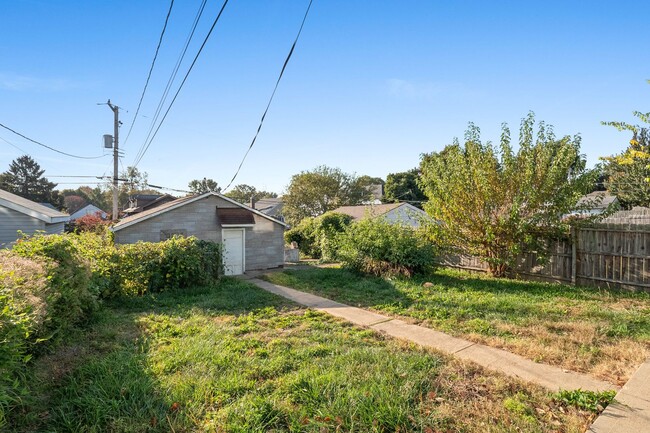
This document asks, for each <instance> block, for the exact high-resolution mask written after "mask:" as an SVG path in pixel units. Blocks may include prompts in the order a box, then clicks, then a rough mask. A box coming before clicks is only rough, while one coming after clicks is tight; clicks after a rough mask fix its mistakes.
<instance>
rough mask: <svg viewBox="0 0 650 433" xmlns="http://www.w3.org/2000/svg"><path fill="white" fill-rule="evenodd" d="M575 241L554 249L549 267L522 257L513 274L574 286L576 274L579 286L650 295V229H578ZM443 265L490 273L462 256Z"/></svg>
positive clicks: (610, 225) (605, 226)
mask: <svg viewBox="0 0 650 433" xmlns="http://www.w3.org/2000/svg"><path fill="white" fill-rule="evenodd" d="M628 222H629V221H628ZM573 241H574V242H576V245H575V246H574V245H572V242H571V241H565V242H555V243H554V244H553V245H551V247H550V254H549V257H548V261H547V262H546V263H541V262H540V261H539V260H538V257H537V256H536V255H535V254H526V255H522V256H520V257H518V259H517V264H516V266H515V269H514V270H513V273H514V274H515V276H517V277H519V278H523V279H533V280H542V281H556V282H571V281H572V276H573V274H575V282H576V283H577V284H579V285H586V286H597V287H621V288H626V289H631V290H645V291H650V257H649V255H648V253H649V252H650V226H648V225H643V226H639V227H637V226H631V225H629V224H628V225H621V224H615V223H611V222H610V223H608V224H603V225H599V226H594V227H586V228H580V229H577V230H576V231H575V235H574V240H573ZM574 255H575V256H574ZM573 263H575V267H576V269H573ZM441 264H442V265H444V266H451V267H455V268H461V269H468V270H472V271H482V272H486V271H487V269H488V266H487V264H486V263H485V262H483V261H482V260H481V259H479V258H478V257H470V256H462V255H455V256H448V257H444V258H443V259H442V260H441Z"/></svg>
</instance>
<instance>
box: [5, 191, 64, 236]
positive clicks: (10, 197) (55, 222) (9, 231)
mask: <svg viewBox="0 0 650 433" xmlns="http://www.w3.org/2000/svg"><path fill="white" fill-rule="evenodd" d="M69 219H70V215H68V214H65V213H63V212H59V211H58V210H56V209H51V208H49V207H47V206H43V205H42V204H39V203H36V202H33V201H31V200H27V199H26V198H22V197H20V196H18V195H16V194H12V193H10V192H8V191H4V190H1V189H0V248H6V247H9V246H10V245H9V244H11V243H13V242H14V241H15V240H16V239H18V238H19V237H20V235H19V234H18V231H21V232H23V233H25V234H30V235H31V234H34V233H35V232H37V231H43V232H45V233H48V234H53V233H63V228H64V227H63V226H64V225H65V223H66V222H68V220H69Z"/></svg>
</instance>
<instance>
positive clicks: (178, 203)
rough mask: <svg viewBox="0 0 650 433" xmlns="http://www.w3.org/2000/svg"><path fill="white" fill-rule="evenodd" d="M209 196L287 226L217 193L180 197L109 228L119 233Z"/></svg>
mask: <svg viewBox="0 0 650 433" xmlns="http://www.w3.org/2000/svg"><path fill="white" fill-rule="evenodd" d="M210 196H215V197H219V198H220V199H222V200H225V201H227V202H228V203H232V204H234V205H236V206H238V207H240V208H242V209H245V210H247V211H250V212H252V213H254V214H256V215H259V216H261V217H264V218H266V219H267V220H269V221H272V222H274V223H276V224H280V225H281V226H283V227H287V225H286V224H285V223H283V222H281V221H278V220H276V219H275V218H272V217H270V216H268V215H265V214H263V213H262V212H260V211H258V210H255V209H252V208H250V207H248V206H246V205H243V204H241V203H239V202H237V201H235V200H233V199H231V198H228V197H226V196H223V195H221V194H219V193H217V192H206V193H204V194H201V195H194V196H188V197H181V198H179V199H176V200H174V201H170V202H168V203H165V204H162V205H160V206H158V207H155V208H153V209H148V210H146V211H144V212H140V213H137V214H135V215H132V216H129V217H127V218H124V219H123V220H122V221H120V222H118V223H117V224H115V225H114V226H113V227H112V228H111V230H112V231H114V232H116V231H119V230H121V229H123V228H126V227H130V226H132V225H134V224H137V223H139V222H142V221H145V220H147V219H149V218H153V217H154V216H156V215H160V214H162V213H165V212H169V211H171V210H173V209H177V208H179V207H182V206H185V205H188V204H190V203H194V202H196V201H199V200H203V199H204V198H207V197H210Z"/></svg>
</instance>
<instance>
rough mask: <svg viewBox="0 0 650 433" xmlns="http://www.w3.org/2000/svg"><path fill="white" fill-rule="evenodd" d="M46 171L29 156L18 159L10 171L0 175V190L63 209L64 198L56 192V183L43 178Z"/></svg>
mask: <svg viewBox="0 0 650 433" xmlns="http://www.w3.org/2000/svg"><path fill="white" fill-rule="evenodd" d="M43 173H45V170H43V169H41V166H40V165H39V164H38V163H37V162H36V161H34V160H33V159H32V158H31V157H30V156H29V155H23V156H21V157H19V158H16V159H15V160H13V161H12V162H11V164H9V170H8V171H6V172H4V173H2V174H0V188H2V189H4V190H5V191H9V192H11V193H14V194H16V195H19V196H21V197H24V198H26V199H29V200H32V201H35V202H37V203H51V204H53V205H54V206H56V207H57V208H59V209H61V208H63V196H61V195H60V194H59V193H58V191H55V190H54V188H55V187H56V183H53V182H50V181H49V180H47V178H45V177H43Z"/></svg>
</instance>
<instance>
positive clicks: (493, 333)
mask: <svg viewBox="0 0 650 433" xmlns="http://www.w3.org/2000/svg"><path fill="white" fill-rule="evenodd" d="M264 278H265V279H267V280H268V281H271V282H273V283H276V284H280V285H285V286H288V287H293V288H296V289H298V290H304V291H307V292H310V293H315V294H318V295H321V296H324V297H326V298H330V299H333V300H336V301H339V302H343V303H347V304H350V305H355V306H360V307H363V308H368V309H371V310H375V311H378V312H381V313H385V314H389V315H393V316H401V317H404V318H406V319H407V320H409V321H411V322H415V323H420V324H422V325H425V326H428V327H431V328H434V329H438V330H441V331H443V332H446V333H449V334H452V335H455V336H458V337H462V338H466V339H469V340H471V341H475V342H479V343H484V344H487V345H490V346H493V347H499V348H503V349H506V350H509V351H512V352H514V353H517V354H519V355H522V356H525V357H527V358H529V359H531V360H534V361H538V362H543V363H547V364H552V365H557V366H560V367H563V368H566V369H569V370H573V371H579V372H584V373H590V374H592V375H594V376H596V377H599V378H601V379H604V380H607V381H610V382H611V383H613V384H617V385H621V384H624V383H625V382H626V381H627V379H628V378H629V377H630V375H631V374H632V373H633V372H634V371H635V370H636V368H638V366H639V365H640V364H641V363H642V362H644V361H645V359H647V358H648V357H649V356H650V294H648V293H630V292H625V291H616V290H604V289H595V288H594V289H592V288H575V287H571V286H566V285H561V284H546V283H537V282H524V281H512V280H497V279H493V278H489V277H484V276H479V275H476V274H470V273H467V272H460V271H454V270H441V271H438V272H436V273H435V274H433V275H430V276H427V277H426V278H416V279H408V280H407V279H395V280H387V279H380V278H374V277H362V276H359V275H356V274H353V273H350V272H348V271H346V270H343V269H318V268H311V269H307V270H296V271H293V270H287V271H284V272H278V273H274V274H270V275H267V276H265V277H264ZM424 283H430V284H426V285H425V284H424Z"/></svg>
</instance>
